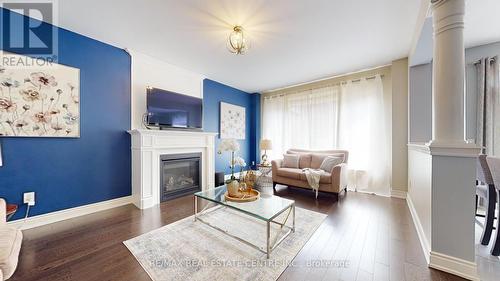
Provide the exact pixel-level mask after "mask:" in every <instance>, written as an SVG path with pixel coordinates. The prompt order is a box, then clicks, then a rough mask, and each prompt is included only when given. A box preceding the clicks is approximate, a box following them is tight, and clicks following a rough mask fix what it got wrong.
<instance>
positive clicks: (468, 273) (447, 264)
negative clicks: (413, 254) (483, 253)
mask: <svg viewBox="0 0 500 281" xmlns="http://www.w3.org/2000/svg"><path fill="white" fill-rule="evenodd" d="M429 267H432V268H434V269H438V270H441V271H444V272H448V273H451V274H454V275H457V276H460V277H463V278H465V279H468V280H474V281H476V280H477V281H479V280H480V279H479V275H478V273H477V264H476V263H475V262H471V261H466V260H463V259H459V258H455V257H452V256H448V255H445V254H441V253H436V252H431V253H430V263H429Z"/></svg>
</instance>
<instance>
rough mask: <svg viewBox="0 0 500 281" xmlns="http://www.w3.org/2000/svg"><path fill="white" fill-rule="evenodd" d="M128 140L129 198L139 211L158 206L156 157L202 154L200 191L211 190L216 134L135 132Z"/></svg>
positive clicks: (158, 131)
mask: <svg viewBox="0 0 500 281" xmlns="http://www.w3.org/2000/svg"><path fill="white" fill-rule="evenodd" d="M128 133H129V134H130V135H131V136H132V198H133V203H134V204H135V205H136V206H137V207H138V208H140V209H146V208H149V207H153V206H155V205H158V204H159V203H160V155H163V154H181V153H195V152H199V153H201V154H202V157H201V158H202V160H201V161H202V171H201V173H202V178H201V179H202V182H201V186H202V189H203V190H205V189H208V188H213V187H214V171H215V168H214V166H215V155H214V150H215V149H214V143H215V136H216V135H217V133H211V132H195V131H173V130H146V129H135V130H130V131H128Z"/></svg>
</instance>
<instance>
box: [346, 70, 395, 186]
mask: <svg viewBox="0 0 500 281" xmlns="http://www.w3.org/2000/svg"><path fill="white" fill-rule="evenodd" d="M340 100H341V102H340V110H339V111H340V113H339V129H338V135H339V139H338V140H339V141H338V142H339V143H338V146H339V147H341V148H343V149H346V150H348V151H349V164H348V165H349V172H348V182H349V187H350V188H354V189H357V190H360V191H367V192H375V193H380V194H389V190H390V165H389V163H390V162H389V161H390V159H389V155H390V154H389V145H390V144H389V139H388V137H389V136H388V131H387V128H386V118H385V107H384V90H383V86H382V79H381V77H380V76H376V77H375V78H374V79H368V80H367V79H361V81H359V82H347V83H345V84H343V85H342V86H341V94H340Z"/></svg>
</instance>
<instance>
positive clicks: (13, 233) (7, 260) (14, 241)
mask: <svg viewBox="0 0 500 281" xmlns="http://www.w3.org/2000/svg"><path fill="white" fill-rule="evenodd" d="M22 240H23V234H22V232H21V231H20V230H18V229H17V228H14V227H8V226H0V270H1V271H2V273H3V275H4V276H3V277H4V278H5V279H7V278H9V277H10V276H12V274H13V273H14V271H15V270H16V267H17V260H18V257H19V251H20V249H21V242H22Z"/></svg>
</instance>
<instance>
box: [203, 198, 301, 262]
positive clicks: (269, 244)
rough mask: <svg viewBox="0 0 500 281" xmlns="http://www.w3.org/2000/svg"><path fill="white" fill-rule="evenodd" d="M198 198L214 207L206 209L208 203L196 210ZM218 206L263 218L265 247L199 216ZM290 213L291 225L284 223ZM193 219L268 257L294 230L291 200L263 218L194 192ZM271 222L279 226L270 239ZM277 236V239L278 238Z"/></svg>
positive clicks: (293, 213)
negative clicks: (282, 233)
mask: <svg viewBox="0 0 500 281" xmlns="http://www.w3.org/2000/svg"><path fill="white" fill-rule="evenodd" d="M198 198H199V199H204V200H206V201H209V202H210V203H214V204H216V206H215V207H213V208H210V209H209V210H207V208H208V207H209V206H210V204H207V205H206V206H205V207H204V208H203V209H202V210H201V211H200V212H198ZM259 200H260V199H259ZM239 204H245V203H239ZM220 208H231V209H233V210H236V211H239V212H241V213H243V214H246V215H249V216H251V217H254V218H257V219H259V220H263V221H265V222H266V224H267V231H266V248H265V249H263V247H259V246H258V245H255V244H253V243H252V242H250V241H247V240H245V239H243V238H241V237H238V236H236V235H234V234H231V233H229V232H228V231H227V230H224V229H222V228H220V227H218V226H216V225H214V224H211V223H209V222H207V221H205V220H203V219H201V218H200V216H201V215H203V214H207V213H209V212H213V211H215V210H218V209H220ZM285 211H287V214H286V217H285V218H284V220H283V221H282V222H280V221H276V220H275V219H276V217H278V216H279V215H281V214H283V213H284V212H285ZM290 214H291V215H292V227H290V226H288V225H286V223H287V221H288V219H289V217H290ZM194 221H199V222H201V223H204V224H205V225H208V226H210V227H211V228H213V229H215V230H218V231H220V232H222V233H224V234H226V235H228V236H230V237H232V238H234V239H236V240H238V241H240V242H242V243H244V244H246V245H248V246H250V247H252V248H254V249H257V250H259V251H260V252H262V253H264V254H266V257H267V258H268V259H269V257H270V255H271V252H272V251H273V250H274V249H276V247H277V246H279V244H280V243H281V242H283V240H285V238H287V237H288V236H289V235H290V234H291V233H292V232H295V202H293V203H292V204H291V205H290V206H289V207H287V208H285V209H283V210H282V211H280V212H278V213H276V214H275V215H274V216H272V217H271V218H270V219H268V220H265V219H263V218H262V217H259V216H258V215H256V214H253V213H251V212H246V211H244V210H241V209H238V208H236V207H233V206H231V205H225V204H223V203H222V202H219V201H216V200H209V199H207V198H204V197H201V196H198V195H196V194H195V196H194ZM271 223H274V224H277V225H279V226H280V228H279V232H278V233H277V234H276V236H275V237H274V238H273V239H271ZM283 229H286V230H287V232H286V233H285V234H284V235H283V236H282V237H281V238H279V236H280V234H281V232H282V230H283ZM278 238H279V239H278Z"/></svg>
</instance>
